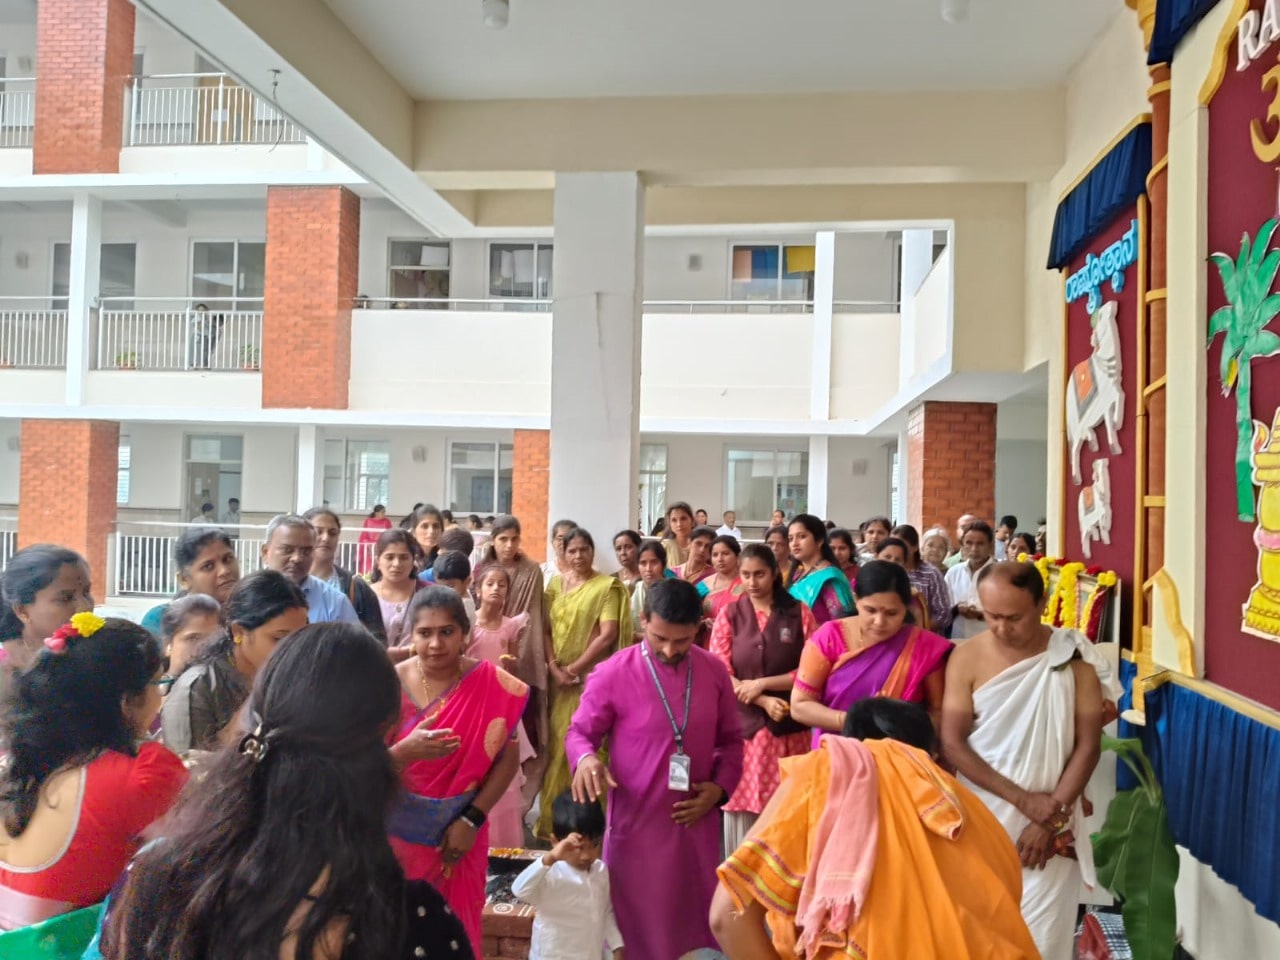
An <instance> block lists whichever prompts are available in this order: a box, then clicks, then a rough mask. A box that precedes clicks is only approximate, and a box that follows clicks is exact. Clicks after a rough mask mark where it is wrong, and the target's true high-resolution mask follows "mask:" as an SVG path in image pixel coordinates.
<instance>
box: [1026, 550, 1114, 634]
mask: <svg viewBox="0 0 1280 960" xmlns="http://www.w3.org/2000/svg"><path fill="white" fill-rule="evenodd" d="M1025 559H1032V558H1029V557H1028V558H1025ZM1032 562H1033V563H1034V564H1035V565H1036V569H1037V570H1039V571H1040V576H1042V577H1044V583H1045V595H1046V596H1047V597H1048V598H1049V599H1048V602H1047V603H1046V604H1045V608H1044V616H1043V617H1042V618H1041V619H1042V621H1043V622H1044V623H1047V624H1049V625H1050V626H1054V627H1068V628H1070V629H1072V630H1079V631H1080V632H1081V633H1083V634H1084V635H1085V636H1086V637H1088V638H1089V640H1090V642H1092V643H1109V642H1112V641H1115V640H1117V639H1118V638H1117V637H1115V636H1113V635H1112V634H1113V633H1114V632H1115V629H1114V624H1115V618H1114V617H1113V616H1112V615H1111V614H1112V609H1111V608H1112V607H1113V606H1114V600H1115V598H1116V596H1117V590H1118V588H1119V585H1120V578H1119V577H1118V576H1117V575H1116V572H1115V571H1114V570H1104V569H1102V568H1101V567H1086V566H1085V565H1084V564H1083V563H1079V562H1077V561H1068V560H1062V559H1055V558H1053V557H1037V558H1035V559H1033V560H1032Z"/></svg>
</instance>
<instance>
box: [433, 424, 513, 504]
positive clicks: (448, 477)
mask: <svg viewBox="0 0 1280 960" xmlns="http://www.w3.org/2000/svg"><path fill="white" fill-rule="evenodd" d="M445 443H446V444H447V447H446V450H447V455H446V458H445V459H446V463H445V495H444V500H445V502H446V503H447V504H448V505H449V506H448V509H449V511H450V512H451V513H453V515H454V519H455V520H456V519H457V518H458V515H459V514H464V515H465V514H469V513H476V514H479V515H481V516H485V515H487V514H492V515H494V516H495V517H496V516H497V515H498V514H500V513H510V512H511V505H510V504H508V505H507V508H506V509H503V508H502V453H503V448H506V450H507V452H509V453H510V454H511V498H512V502H513V503H514V501H515V484H516V476H515V474H516V471H515V443H514V441H513V440H488V439H484V438H481V439H476V438H468V437H447V438H446V440H445ZM457 444H468V445H471V446H480V445H486V446H492V447H493V456H494V460H493V506H492V508H488V507H475V506H471V507H458V506H455V505H454V504H455V502H456V501H455V498H454V479H453V466H454V459H453V448H454V446H455V445H457Z"/></svg>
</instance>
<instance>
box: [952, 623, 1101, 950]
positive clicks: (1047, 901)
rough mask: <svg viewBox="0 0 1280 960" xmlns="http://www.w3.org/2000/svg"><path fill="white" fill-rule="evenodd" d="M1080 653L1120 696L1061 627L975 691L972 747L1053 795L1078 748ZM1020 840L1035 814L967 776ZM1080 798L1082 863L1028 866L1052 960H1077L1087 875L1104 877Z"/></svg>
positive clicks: (1038, 926)
mask: <svg viewBox="0 0 1280 960" xmlns="http://www.w3.org/2000/svg"><path fill="white" fill-rule="evenodd" d="M1077 651H1079V653H1080V654H1081V656H1082V657H1083V659H1084V660H1085V661H1086V662H1088V663H1089V664H1090V665H1091V666H1093V667H1094V668H1095V669H1096V670H1097V671H1098V674H1099V678H1100V680H1101V681H1102V685H1103V696H1104V697H1107V698H1110V699H1114V697H1115V685H1114V681H1113V680H1112V677H1111V668H1110V666H1109V665H1108V664H1107V663H1106V661H1105V660H1103V659H1102V657H1101V656H1100V655H1099V654H1098V653H1097V651H1096V650H1094V649H1093V645H1092V644H1091V643H1089V641H1088V640H1087V639H1085V637H1084V636H1083V635H1082V634H1080V633H1078V632H1076V631H1075V630H1064V629H1057V630H1055V631H1054V633H1053V636H1052V637H1051V638H1050V640H1049V646H1048V649H1046V650H1045V652H1044V653H1042V654H1040V655H1039V656H1036V657H1032V658H1031V659H1029V660H1023V661H1022V662H1021V663H1016V664H1014V665H1013V666H1012V667H1009V668H1008V669H1007V670H1005V671H1004V672H1003V673H1000V674H998V675H997V676H995V677H993V678H992V679H990V680H988V681H987V682H986V683H984V684H983V685H982V686H981V687H979V688H978V689H977V690H975V691H974V692H973V711H974V717H975V720H974V726H973V732H972V733H971V734H970V735H969V745H970V746H971V747H973V749H974V750H975V751H976V752H977V754H978V756H980V757H982V759H983V760H985V761H986V762H987V763H988V764H990V765H991V767H992V769H994V770H995V771H996V772H997V773H999V774H1001V775H1002V776H1004V777H1007V778H1008V779H1009V780H1012V781H1013V782H1014V783H1016V784H1017V785H1018V786H1020V787H1022V788H1023V789H1024V790H1029V791H1031V792H1033V793H1052V792H1053V790H1054V789H1055V788H1056V787H1057V785H1058V780H1059V778H1060V777H1061V776H1062V771H1063V770H1064V769H1066V766H1067V761H1068V760H1069V759H1070V758H1071V753H1072V751H1073V750H1074V749H1075V730H1076V727H1075V706H1076V684H1075V674H1074V673H1073V672H1072V670H1071V668H1070V666H1069V664H1070V662H1071V660H1072V659H1073V658H1074V657H1075V655H1076V652H1077ZM964 783H965V786H967V787H969V788H970V789H971V790H973V792H974V793H976V794H977V795H978V796H979V797H980V798H981V799H982V802H983V803H985V804H986V805H987V807H988V809H990V810H991V812H992V813H993V814H995V816H996V819H998V820H999V821H1000V823H1001V824H1002V825H1003V826H1004V828H1005V830H1007V831H1008V833H1009V836H1010V837H1011V838H1012V839H1013V840H1014V842H1017V839H1018V837H1019V836H1021V835H1022V831H1023V830H1025V829H1026V828H1027V825H1028V822H1029V821H1028V820H1027V818H1026V817H1025V816H1023V815H1022V813H1020V812H1019V811H1018V810H1017V808H1015V807H1014V806H1013V805H1012V804H1009V803H1007V802H1006V801H1004V800H1002V799H1001V798H999V797H997V796H995V794H992V793H988V792H987V791H986V790H983V789H982V788H981V787H979V786H977V785H976V784H974V783H971V782H969V781H968V780H965V781H964ZM1083 823H1084V814H1083V812H1082V810H1081V808H1080V803H1079V801H1077V802H1076V808H1075V810H1073V811H1072V813H1071V819H1070V820H1069V821H1068V823H1067V826H1066V828H1065V829H1067V830H1072V831H1075V833H1076V844H1075V849H1076V853H1077V855H1078V856H1079V857H1080V859H1079V861H1078V862H1077V861H1075V860H1069V859H1066V858H1063V857H1054V858H1053V859H1051V860H1050V861H1049V862H1048V864H1046V865H1045V868H1044V869H1043V870H1023V871H1022V916H1023V919H1025V920H1026V922H1027V927H1028V928H1030V930H1031V935H1032V937H1033V938H1034V939H1035V941H1036V946H1037V947H1038V948H1039V949H1040V954H1041V956H1042V957H1043V958H1044V960H1071V957H1072V953H1073V946H1074V939H1075V928H1076V912H1077V908H1078V906H1079V904H1078V900H1079V896H1078V894H1079V890H1080V880H1081V878H1082V877H1083V879H1084V882H1085V883H1086V884H1088V885H1090V886H1092V885H1093V884H1095V883H1096V882H1097V878H1096V876H1095V874H1094V870H1093V849H1092V847H1091V846H1090V844H1089V838H1088V836H1080V830H1079V829H1078V826H1079V825H1082V824H1083Z"/></svg>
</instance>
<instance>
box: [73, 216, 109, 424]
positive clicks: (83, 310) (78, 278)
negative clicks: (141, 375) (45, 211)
mask: <svg viewBox="0 0 1280 960" xmlns="http://www.w3.org/2000/svg"><path fill="white" fill-rule="evenodd" d="M70 257H71V260H70V267H71V271H70V277H69V280H70V289H69V291H68V295H67V380H66V389H65V396H66V402H67V405H68V406H79V405H80V404H82V403H84V382H85V377H86V376H87V375H88V372H89V367H90V365H91V364H92V362H93V360H94V358H93V357H92V356H91V351H90V347H91V345H92V344H93V341H94V336H93V323H94V316H95V311H96V310H97V305H96V301H97V299H98V291H99V289H100V286H101V283H100V277H99V271H100V270H101V268H102V201H101V200H100V199H99V198H98V197H95V196H92V195H90V194H87V193H79V194H76V197H75V200H74V201H73V202H72V207H71V254H70ZM112 359H113V358H111V357H107V358H105V362H106V363H108V364H109V363H111V361H112Z"/></svg>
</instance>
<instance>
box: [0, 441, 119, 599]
mask: <svg viewBox="0 0 1280 960" xmlns="http://www.w3.org/2000/svg"><path fill="white" fill-rule="evenodd" d="M119 448H120V424H118V423H111V422H107V421H102V420H23V421H22V466H21V472H20V475H19V487H18V546H19V547H26V546H30V545H31V544H33V543H57V544H61V545H63V546H66V547H70V548H71V549H72V550H77V551H79V552H80V553H81V554H82V555H83V556H84V558H85V559H86V560H88V561H89V571H90V573H91V574H92V576H93V597H94V600H96V601H97V602H99V603H101V602H102V600H103V599H104V598H105V597H106V595H107V535H108V534H110V533H111V530H112V528H113V527H114V525H115V522H116V469H117V463H118V459H117V458H118V456H119Z"/></svg>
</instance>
